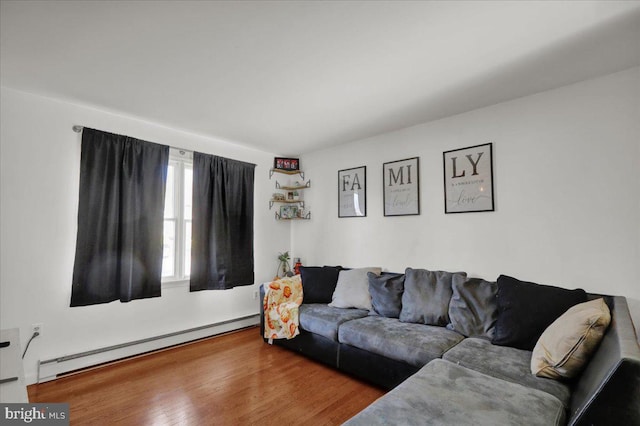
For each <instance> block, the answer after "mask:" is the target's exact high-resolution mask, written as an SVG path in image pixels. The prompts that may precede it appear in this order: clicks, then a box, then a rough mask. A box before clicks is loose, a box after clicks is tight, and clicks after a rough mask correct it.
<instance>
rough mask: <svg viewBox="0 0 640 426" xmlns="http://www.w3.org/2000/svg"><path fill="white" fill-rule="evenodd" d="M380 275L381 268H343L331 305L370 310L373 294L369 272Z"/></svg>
mask: <svg viewBox="0 0 640 426" xmlns="http://www.w3.org/2000/svg"><path fill="white" fill-rule="evenodd" d="M369 272H372V273H374V274H375V275H380V273H381V272H382V269H381V268H356V269H350V270H342V271H340V273H339V274H338V283H337V284H336V289H335V290H334V292H333V297H332V298H331V303H329V306H332V307H334V308H357V309H366V310H368V311H370V310H371V309H372V306H371V295H370V294H369V278H368V277H367V273H369Z"/></svg>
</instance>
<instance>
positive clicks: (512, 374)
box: [442, 338, 570, 407]
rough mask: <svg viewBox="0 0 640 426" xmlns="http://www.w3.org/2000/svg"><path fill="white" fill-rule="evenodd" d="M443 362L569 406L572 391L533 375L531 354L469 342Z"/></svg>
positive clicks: (447, 355) (462, 343)
mask: <svg viewBox="0 0 640 426" xmlns="http://www.w3.org/2000/svg"><path fill="white" fill-rule="evenodd" d="M442 358H443V359H445V360H447V361H450V362H453V363H456V364H459V365H462V366H464V367H467V368H470V369H472V370H476V371H479V372H481V373H484V374H487V375H489V376H493V377H496V378H499V379H503V380H507V381H509V382H512V383H518V384H521V385H523V386H526V387H528V388H532V389H537V390H540V391H542V392H546V393H548V394H550V395H553V396H555V397H556V398H557V399H558V400H560V401H561V402H562V403H563V404H564V406H565V407H568V406H569V397H570V389H569V386H567V385H566V384H565V383H562V382H558V381H556V380H551V379H545V378H542V377H536V376H534V375H533V374H531V352H530V351H525V350H522V349H516V348H510V347H508V346H497V345H492V344H491V342H489V341H488V340H485V339H478V338H468V339H465V340H464V341H463V342H461V343H460V344H459V345H456V347H454V348H453V349H451V350H450V351H448V352H447V353H445V354H444V356H443V357H442Z"/></svg>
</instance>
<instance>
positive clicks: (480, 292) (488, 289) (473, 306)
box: [447, 278, 498, 340]
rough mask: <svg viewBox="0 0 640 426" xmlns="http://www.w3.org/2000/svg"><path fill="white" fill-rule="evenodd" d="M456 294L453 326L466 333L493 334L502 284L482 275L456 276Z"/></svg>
mask: <svg viewBox="0 0 640 426" xmlns="http://www.w3.org/2000/svg"><path fill="white" fill-rule="evenodd" d="M452 288H453V296H452V297H451V302H450V303H449V319H450V320H451V322H450V323H449V324H448V325H447V328H448V329H450V330H454V331H457V332H458V333H460V334H462V335H463V336H465V337H482V338H487V339H489V340H491V339H492V338H493V333H494V327H495V325H496V319H497V318H498V302H497V300H496V294H497V292H498V284H497V283H495V282H489V281H485V280H483V279H481V278H469V279H468V280H465V281H460V280H453V287H452Z"/></svg>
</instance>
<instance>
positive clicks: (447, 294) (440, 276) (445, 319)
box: [399, 268, 467, 327]
mask: <svg viewBox="0 0 640 426" xmlns="http://www.w3.org/2000/svg"><path fill="white" fill-rule="evenodd" d="M404 274H405V279H404V293H403V294H402V310H401V311H400V318H399V319H400V321H401V322H411V323H416V324H427V325H438V326H441V327H444V326H446V325H447V324H449V301H450V300H451V296H452V295H453V289H452V285H453V281H454V280H457V281H465V280H466V279H467V274H466V272H445V271H427V270H426V269H412V268H407V269H406V270H405V273H404Z"/></svg>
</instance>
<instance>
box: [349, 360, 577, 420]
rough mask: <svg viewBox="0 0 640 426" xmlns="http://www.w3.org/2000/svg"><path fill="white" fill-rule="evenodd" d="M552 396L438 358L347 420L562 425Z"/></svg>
mask: <svg viewBox="0 0 640 426" xmlns="http://www.w3.org/2000/svg"><path fill="white" fill-rule="evenodd" d="M564 422H565V407H564V405H563V404H562V402H561V401H559V400H558V399H557V398H556V397H554V396H552V395H549V394H548V393H546V392H541V391H539V390H537V389H531V388H528V387H526V386H522V385H519V384H517V383H512V382H506V381H504V380H501V379H496V378H495V377H491V376H489V375H486V374H483V373H479V372H477V371H474V370H471V369H468V368H465V367H462V366H459V365H457V364H454V363H451V362H448V361H445V360H441V359H436V360H434V361H431V362H430V363H429V364H427V365H426V366H425V367H423V368H422V369H420V371H418V372H417V373H416V374H414V375H413V376H411V377H409V378H408V379H407V380H406V381H404V382H403V383H401V384H400V385H398V386H397V387H396V388H395V389H393V390H391V391H390V392H389V393H387V394H386V395H385V396H384V397H382V398H380V399H378V400H377V401H376V402H374V403H373V404H372V405H370V406H369V407H367V408H365V409H364V410H363V411H361V412H360V413H359V414H357V415H356V416H355V417H353V418H351V419H350V420H349V421H347V422H346V423H345V425H348V426H372V425H407V426H409V425H443V426H444V425H447V426H449V425H460V426H462V425H474V426H475V425H501V426H508V425H514V426H516V425H517V426H520V425H523V424H526V425H529V426H535V425H540V426H552V425H563V424H564Z"/></svg>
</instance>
